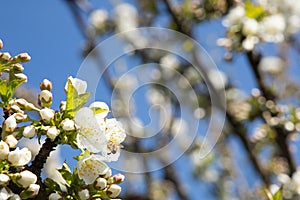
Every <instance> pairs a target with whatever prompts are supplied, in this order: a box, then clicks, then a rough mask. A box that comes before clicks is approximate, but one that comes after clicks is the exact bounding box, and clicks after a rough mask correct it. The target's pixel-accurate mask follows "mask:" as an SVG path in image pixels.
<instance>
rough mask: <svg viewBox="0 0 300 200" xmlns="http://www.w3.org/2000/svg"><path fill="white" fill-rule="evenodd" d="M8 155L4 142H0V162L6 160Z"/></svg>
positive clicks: (7, 148)
mask: <svg viewBox="0 0 300 200" xmlns="http://www.w3.org/2000/svg"><path fill="white" fill-rule="evenodd" d="M8 154H9V146H8V145H7V143H6V142H3V141H1V142H0V160H5V159H7V156H8Z"/></svg>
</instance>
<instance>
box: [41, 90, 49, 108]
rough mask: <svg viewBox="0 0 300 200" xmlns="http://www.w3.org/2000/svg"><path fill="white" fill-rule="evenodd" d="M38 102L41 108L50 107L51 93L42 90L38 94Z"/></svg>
mask: <svg viewBox="0 0 300 200" xmlns="http://www.w3.org/2000/svg"><path fill="white" fill-rule="evenodd" d="M39 101H40V103H41V105H42V106H44V107H50V106H51V104H52V93H51V92H50V91H49V90H42V91H41V92H40V94H39Z"/></svg>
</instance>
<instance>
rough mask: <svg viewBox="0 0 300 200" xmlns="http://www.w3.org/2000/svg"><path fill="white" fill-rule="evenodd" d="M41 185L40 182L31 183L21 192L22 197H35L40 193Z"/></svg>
mask: <svg viewBox="0 0 300 200" xmlns="http://www.w3.org/2000/svg"><path fill="white" fill-rule="evenodd" d="M39 190H40V186H39V185H38V184H30V185H29V187H28V188H27V189H25V190H23V191H22V192H21V194H20V196H21V198H22V199H29V198H33V197H35V196H36V195H38V193H39Z"/></svg>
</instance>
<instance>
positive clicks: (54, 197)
mask: <svg viewBox="0 0 300 200" xmlns="http://www.w3.org/2000/svg"><path fill="white" fill-rule="evenodd" d="M61 198H62V197H61V196H60V195H59V194H57V193H51V194H50V195H49V200H59V199H61Z"/></svg>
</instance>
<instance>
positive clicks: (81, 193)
mask: <svg viewBox="0 0 300 200" xmlns="http://www.w3.org/2000/svg"><path fill="white" fill-rule="evenodd" d="M78 196H79V199H80V200H87V199H89V198H90V192H89V190H88V189H84V190H81V191H79V192H78Z"/></svg>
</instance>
